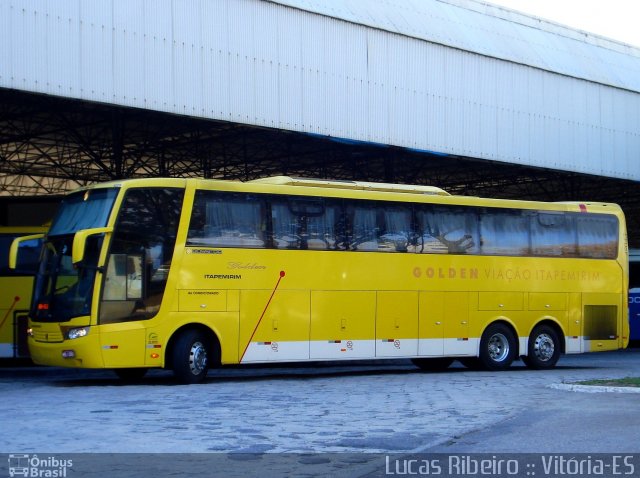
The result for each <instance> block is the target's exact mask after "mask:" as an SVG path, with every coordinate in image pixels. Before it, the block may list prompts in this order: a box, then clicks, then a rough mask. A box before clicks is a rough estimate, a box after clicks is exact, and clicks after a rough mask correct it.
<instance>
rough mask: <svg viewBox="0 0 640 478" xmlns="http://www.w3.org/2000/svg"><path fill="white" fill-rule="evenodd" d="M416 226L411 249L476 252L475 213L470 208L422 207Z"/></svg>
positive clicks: (448, 252)
mask: <svg viewBox="0 0 640 478" xmlns="http://www.w3.org/2000/svg"><path fill="white" fill-rule="evenodd" d="M418 227H419V230H418V234H417V236H418V237H417V239H416V240H415V241H414V242H415V244H414V245H413V246H412V251H413V252H418V253H424V254H477V253H478V246H479V244H480V241H479V238H478V215H477V213H476V210H475V209H473V208H448V207H425V208H424V209H421V210H419V211H418Z"/></svg>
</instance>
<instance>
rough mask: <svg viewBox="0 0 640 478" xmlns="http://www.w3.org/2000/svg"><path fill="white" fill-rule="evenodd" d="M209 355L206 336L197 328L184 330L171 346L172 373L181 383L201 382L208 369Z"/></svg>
mask: <svg viewBox="0 0 640 478" xmlns="http://www.w3.org/2000/svg"><path fill="white" fill-rule="evenodd" d="M210 355H211V354H210V347H209V341H208V340H207V337H206V336H205V335H204V334H203V333H202V332H200V331H199V330H195V329H190V330H185V331H184V332H183V333H182V334H180V336H179V337H178V338H177V339H176V343H175V345H174V347H173V357H172V364H173V373H174V374H175V376H176V378H177V379H178V380H179V381H180V382H181V383H185V384H189V383H199V382H202V381H203V380H204V378H205V377H206V376H207V372H208V371H209V361H210Z"/></svg>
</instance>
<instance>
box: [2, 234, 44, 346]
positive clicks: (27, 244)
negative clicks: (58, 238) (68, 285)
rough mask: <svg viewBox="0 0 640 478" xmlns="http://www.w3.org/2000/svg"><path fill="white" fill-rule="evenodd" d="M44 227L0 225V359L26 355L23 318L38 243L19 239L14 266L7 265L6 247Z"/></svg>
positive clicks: (36, 261)
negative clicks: (18, 255)
mask: <svg viewBox="0 0 640 478" xmlns="http://www.w3.org/2000/svg"><path fill="white" fill-rule="evenodd" d="M45 231H46V228H45V227H6V226H2V227H0V358H26V357H28V356H29V350H28V349H27V320H28V317H27V316H28V312H29V308H30V306H31V290H32V289H33V277H34V275H35V273H36V270H37V268H38V257H39V254H40V247H41V245H42V242H41V241H40V240H38V239H35V240H26V241H23V242H22V245H23V247H22V248H21V250H20V257H19V260H18V264H17V267H16V268H14V269H10V268H9V249H10V247H11V243H12V242H13V240H14V239H16V238H18V237H25V236H31V235H33V234H42V233H44V232H45Z"/></svg>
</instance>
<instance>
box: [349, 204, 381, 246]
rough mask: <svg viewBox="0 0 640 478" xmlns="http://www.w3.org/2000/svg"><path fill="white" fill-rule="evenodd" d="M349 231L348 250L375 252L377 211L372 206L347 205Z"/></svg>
mask: <svg viewBox="0 0 640 478" xmlns="http://www.w3.org/2000/svg"><path fill="white" fill-rule="evenodd" d="M348 210H349V214H348V215H349V217H350V218H351V221H350V225H351V230H350V234H349V233H348V236H349V239H348V240H349V249H350V250H352V251H377V250H378V231H379V229H378V227H377V211H376V207H375V206H374V205H368V204H361V203H355V204H353V205H349V207H348Z"/></svg>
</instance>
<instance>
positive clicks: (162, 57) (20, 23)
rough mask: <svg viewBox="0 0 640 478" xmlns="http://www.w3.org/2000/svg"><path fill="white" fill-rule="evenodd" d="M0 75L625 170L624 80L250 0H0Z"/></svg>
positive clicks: (141, 104) (56, 89) (446, 147)
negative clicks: (609, 81) (585, 75)
mask: <svg viewBox="0 0 640 478" xmlns="http://www.w3.org/2000/svg"><path fill="white" fill-rule="evenodd" d="M458 3H460V2H458ZM550 47H552V45H550ZM605 53H606V52H605ZM616 54H618V55H619V52H618V53H616ZM603 61H604V62H605V63H606V58H604V59H603ZM0 87H3V88H13V89H20V90H26V91H34V92H40V93H46V94H51V95H58V96H66V97H71V98H80V99H86V100H90V101H98V102H104V103H113V104H118V105H124V106H133V107H138V108H147V109H152V110H159V111H166V112H170V113H176V114H183V115H189V116H196V117H203V118H211V119H216V120H226V121H233V122H239V123H246V124H251V125H256V126H265V127H270V128H280V129H287V130H294V131H301V132H308V133H314V134H319V135H328V136H334V137H341V138H348V139H354V140H361V141H370V142H376V143H384V144H393V145H397V146H403V147H408V148H415V149H418V150H428V151H435V152H440V153H448V154H454V155H464V156H472V157H477V158H482V159H489V160H499V161H506V162H510V163H516V164H523V165H533V166H541V167H548V168H553V169H560V170H568V171H577V172H583V173H591V174H597V175H603V176H610V177H618V178H627V179H634V180H640V168H638V167H637V166H636V163H637V162H638V160H639V159H640V94H639V93H638V92H636V91H633V90H629V89H623V88H619V87H613V86H607V85H605V84H602V83H598V82H595V81H591V80H586V79H581V78H577V77H573V76H568V75H566V74H559V73H553V72H551V71H548V70H545V69H541V68H537V67H533V66H527V65H525V64H522V63H518V62H512V61H506V60H504V59H498V58H494V57H491V56H488V55H487V54H486V53H485V54H482V55H481V54H478V53H473V52H470V51H466V50H464V49H458V48H453V47H450V46H445V45H443V44H439V43H434V42H429V41H425V40H423V39H419V38H414V37H410V36H405V35H402V34H398V33H394V32H390V31H387V30H384V29H380V28H373V27H370V26H364V25H361V24H358V23H354V22H347V21H343V20H340V19H336V18H332V17H329V16H324V15H319V14H317V13H313V12H309V11H304V10H300V9H297V8H291V7H289V6H285V5H281V4H278V3H273V2H268V1H263V0H95V1H90V2H89V1H81V0H47V1H41V0H40V1H39V0H6V1H4V2H0Z"/></svg>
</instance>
